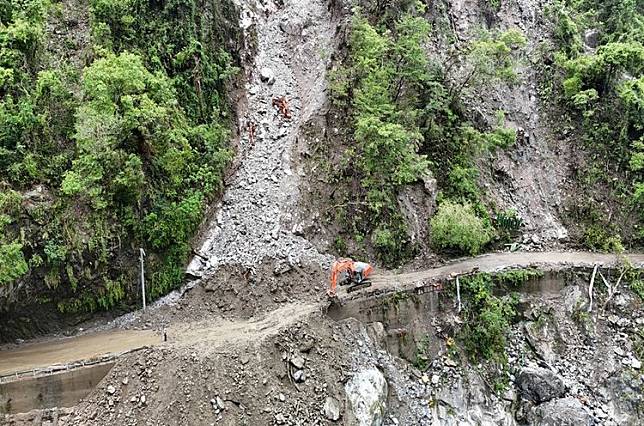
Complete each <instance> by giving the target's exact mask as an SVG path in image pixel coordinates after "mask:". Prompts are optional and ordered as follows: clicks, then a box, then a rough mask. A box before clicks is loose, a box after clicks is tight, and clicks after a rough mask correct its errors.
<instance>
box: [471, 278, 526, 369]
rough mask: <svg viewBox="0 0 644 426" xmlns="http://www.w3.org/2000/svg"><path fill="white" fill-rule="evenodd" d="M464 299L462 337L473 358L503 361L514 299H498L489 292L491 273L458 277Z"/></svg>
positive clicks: (490, 289) (514, 313) (514, 303)
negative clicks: (460, 278)
mask: <svg viewBox="0 0 644 426" xmlns="http://www.w3.org/2000/svg"><path fill="white" fill-rule="evenodd" d="M461 284H462V290H461V293H462V294H463V295H464V298H465V305H464V307H465V309H464V311H463V316H464V323H465V325H464V326H463V329H462V331H461V339H462V340H463V341H464V343H465V348H466V350H467V351H468V353H469V354H470V356H471V357H473V358H483V359H488V360H494V361H497V362H501V363H505V362H506V355H505V343H506V335H507V333H508V331H509V329H510V324H511V321H512V319H513V318H514V316H515V315H516V310H515V306H516V303H517V301H516V298H514V297H512V296H505V297H503V298H499V297H497V296H494V295H493V294H492V289H493V281H492V278H491V276H490V275H487V274H479V275H475V276H472V277H464V278H463V279H462V280H461Z"/></svg>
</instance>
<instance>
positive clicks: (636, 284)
mask: <svg viewBox="0 0 644 426" xmlns="http://www.w3.org/2000/svg"><path fill="white" fill-rule="evenodd" d="M630 287H631V290H633V292H634V293H635V294H637V295H638V296H639V298H640V300H643V301H644V280H642V279H635V280H632V281H631V283H630Z"/></svg>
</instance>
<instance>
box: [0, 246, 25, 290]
mask: <svg viewBox="0 0 644 426" xmlns="http://www.w3.org/2000/svg"><path fill="white" fill-rule="evenodd" d="M28 270H29V266H28V265H27V262H26V261H25V256H24V254H23V253H22V244H20V243H18V242H12V243H8V244H3V243H0V286H4V285H7V284H11V283H12V282H14V281H16V280H17V279H18V278H20V277H22V276H23V275H25V274H26V273H27V271H28Z"/></svg>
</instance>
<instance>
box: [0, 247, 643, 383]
mask: <svg viewBox="0 0 644 426" xmlns="http://www.w3.org/2000/svg"><path fill="white" fill-rule="evenodd" d="M627 257H628V259H629V260H630V262H631V263H632V264H633V265H634V266H637V267H640V268H642V267H644V254H632V255H628V256H627ZM617 260H618V259H617V257H616V256H615V255H609V254H597V253H584V252H543V253H525V252H520V253H494V254H488V255H483V256H478V257H475V258H471V259H466V260H462V261H456V262H452V263H449V264H447V265H445V266H441V267H438V268H434V269H429V270H425V271H418V272H412V273H407V274H379V275H376V276H374V278H373V283H374V284H373V286H372V287H371V288H369V289H368V290H365V291H361V292H356V293H353V294H351V296H350V297H351V298H354V299H355V298H363V297H367V296H369V295H372V294H373V293H374V292H377V293H382V292H387V291H395V290H403V289H407V288H410V287H413V286H415V285H416V284H418V283H419V282H431V281H437V280H440V279H444V278H446V277H449V276H450V275H451V274H465V273H469V272H472V271H473V270H478V271H481V272H493V271H495V270H499V269H503V268H512V267H514V268H518V267H529V266H535V267H539V268H541V269H545V270H553V269H558V268H565V267H591V266H593V265H594V264H596V263H598V264H600V265H601V266H609V265H612V264H614V263H615V262H616V261H617ZM339 296H340V298H341V299H342V298H345V297H347V295H346V293H344V289H341V290H340V291H339ZM321 308H322V306H321V304H315V303H305V302H294V303H290V304H287V305H284V306H283V307H281V308H279V309H276V310H274V311H272V312H270V313H268V314H266V315H264V316H263V317H261V318H256V319H250V320H242V321H227V320H217V321H214V322H213V321H212V320H209V321H202V322H196V323H178V324H173V325H171V326H170V328H169V329H168V335H169V336H170V338H169V342H168V343H163V342H162V339H161V337H160V336H159V335H158V334H156V333H154V332H152V331H149V330H148V331H134V330H114V331H106V332H100V333H96V334H88V335H84V336H80V337H74V338H65V339H59V340H52V341H46V342H40V343H32V344H30V343H27V344H25V345H23V346H21V347H19V348H17V349H13V350H7V351H2V352H0V376H4V375H9V374H12V373H14V372H17V371H25V370H31V369H43V368H47V367H49V366H51V365H53V364H68V363H73V362H77V361H80V360H87V359H91V358H95V357H99V356H104V355H108V354H118V353H122V352H127V351H129V350H134V349H137V348H141V347H144V346H150V345H168V346H175V345H178V346H184V347H185V346H191V347H196V348H198V349H199V350H213V349H217V348H222V347H224V346H230V345H235V344H240V343H243V344H246V343H249V342H253V341H261V340H262V339H263V338H265V337H267V336H270V335H273V334H276V333H277V332H279V331H280V330H281V329H283V328H284V327H286V326H288V325H289V324H292V323H293V322H295V321H298V320H300V319H302V318H304V317H306V316H308V315H309V314H311V313H313V312H315V311H316V310H318V309H321Z"/></svg>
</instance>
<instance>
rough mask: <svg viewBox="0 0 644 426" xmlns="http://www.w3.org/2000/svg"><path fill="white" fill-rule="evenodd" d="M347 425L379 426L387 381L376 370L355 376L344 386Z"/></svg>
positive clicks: (362, 372) (384, 402) (381, 420)
mask: <svg viewBox="0 0 644 426" xmlns="http://www.w3.org/2000/svg"><path fill="white" fill-rule="evenodd" d="M344 390H345V392H346V395H347V406H348V409H347V417H348V419H347V420H348V422H347V424H349V425H355V426H380V425H382V424H383V419H384V417H385V411H386V407H387V381H386V380H385V376H384V375H383V374H382V373H381V372H380V370H378V369H376V368H373V367H372V368H367V369H364V370H362V371H360V372H358V373H357V374H355V375H354V376H353V377H352V378H351V380H349V381H348V382H347V384H346V385H345V386H344Z"/></svg>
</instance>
